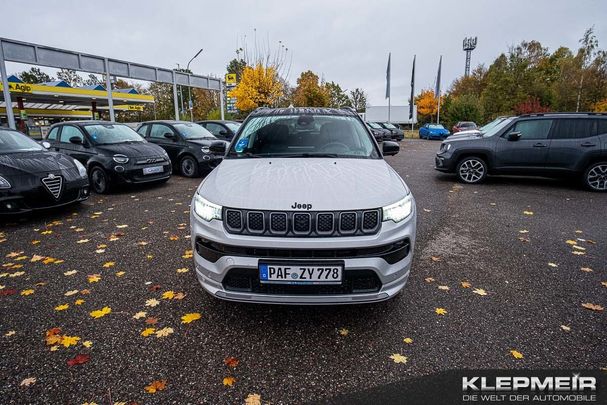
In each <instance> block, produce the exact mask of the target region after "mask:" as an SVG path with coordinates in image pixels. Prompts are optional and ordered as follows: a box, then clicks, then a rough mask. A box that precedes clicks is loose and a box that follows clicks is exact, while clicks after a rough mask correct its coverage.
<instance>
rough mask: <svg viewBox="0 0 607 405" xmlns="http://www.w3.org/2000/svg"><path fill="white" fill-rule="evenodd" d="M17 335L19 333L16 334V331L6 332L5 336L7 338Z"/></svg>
mask: <svg viewBox="0 0 607 405" xmlns="http://www.w3.org/2000/svg"><path fill="white" fill-rule="evenodd" d="M15 333H17V332H15V331H14V330H9V331H8V332H6V333H5V334H4V336H6V337H9V336H13V335H14V334H15Z"/></svg>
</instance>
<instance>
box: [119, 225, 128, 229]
mask: <svg viewBox="0 0 607 405" xmlns="http://www.w3.org/2000/svg"><path fill="white" fill-rule="evenodd" d="M128 227H129V226H128V225H116V228H118V229H124V228H128Z"/></svg>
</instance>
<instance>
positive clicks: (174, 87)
mask: <svg viewBox="0 0 607 405" xmlns="http://www.w3.org/2000/svg"><path fill="white" fill-rule="evenodd" d="M173 104H174V105H175V119H176V120H177V121H179V100H177V78H176V77H175V70H173Z"/></svg>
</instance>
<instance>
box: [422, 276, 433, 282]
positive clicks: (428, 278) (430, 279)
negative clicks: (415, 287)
mask: <svg viewBox="0 0 607 405" xmlns="http://www.w3.org/2000/svg"><path fill="white" fill-rule="evenodd" d="M424 281H425V282H426V283H432V282H433V281H434V278H432V277H426V278H425V279H424Z"/></svg>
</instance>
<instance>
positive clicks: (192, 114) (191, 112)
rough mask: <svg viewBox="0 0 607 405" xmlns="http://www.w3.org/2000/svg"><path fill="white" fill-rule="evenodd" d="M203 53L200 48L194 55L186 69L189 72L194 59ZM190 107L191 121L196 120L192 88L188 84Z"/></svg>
mask: <svg viewBox="0 0 607 405" xmlns="http://www.w3.org/2000/svg"><path fill="white" fill-rule="evenodd" d="M201 53H202V48H200V50H199V51H198V52H197V53H196V55H194V56H193V57H192V59H190V61H189V62H188V65H187V67H186V70H187V71H188V72H189V71H190V63H192V61H193V60H194V59H196V58H197V57H198V55H200V54H201ZM188 99H189V101H188V108H189V109H190V121H194V113H193V111H192V107H194V106H193V105H192V88H191V87H190V86H188Z"/></svg>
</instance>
